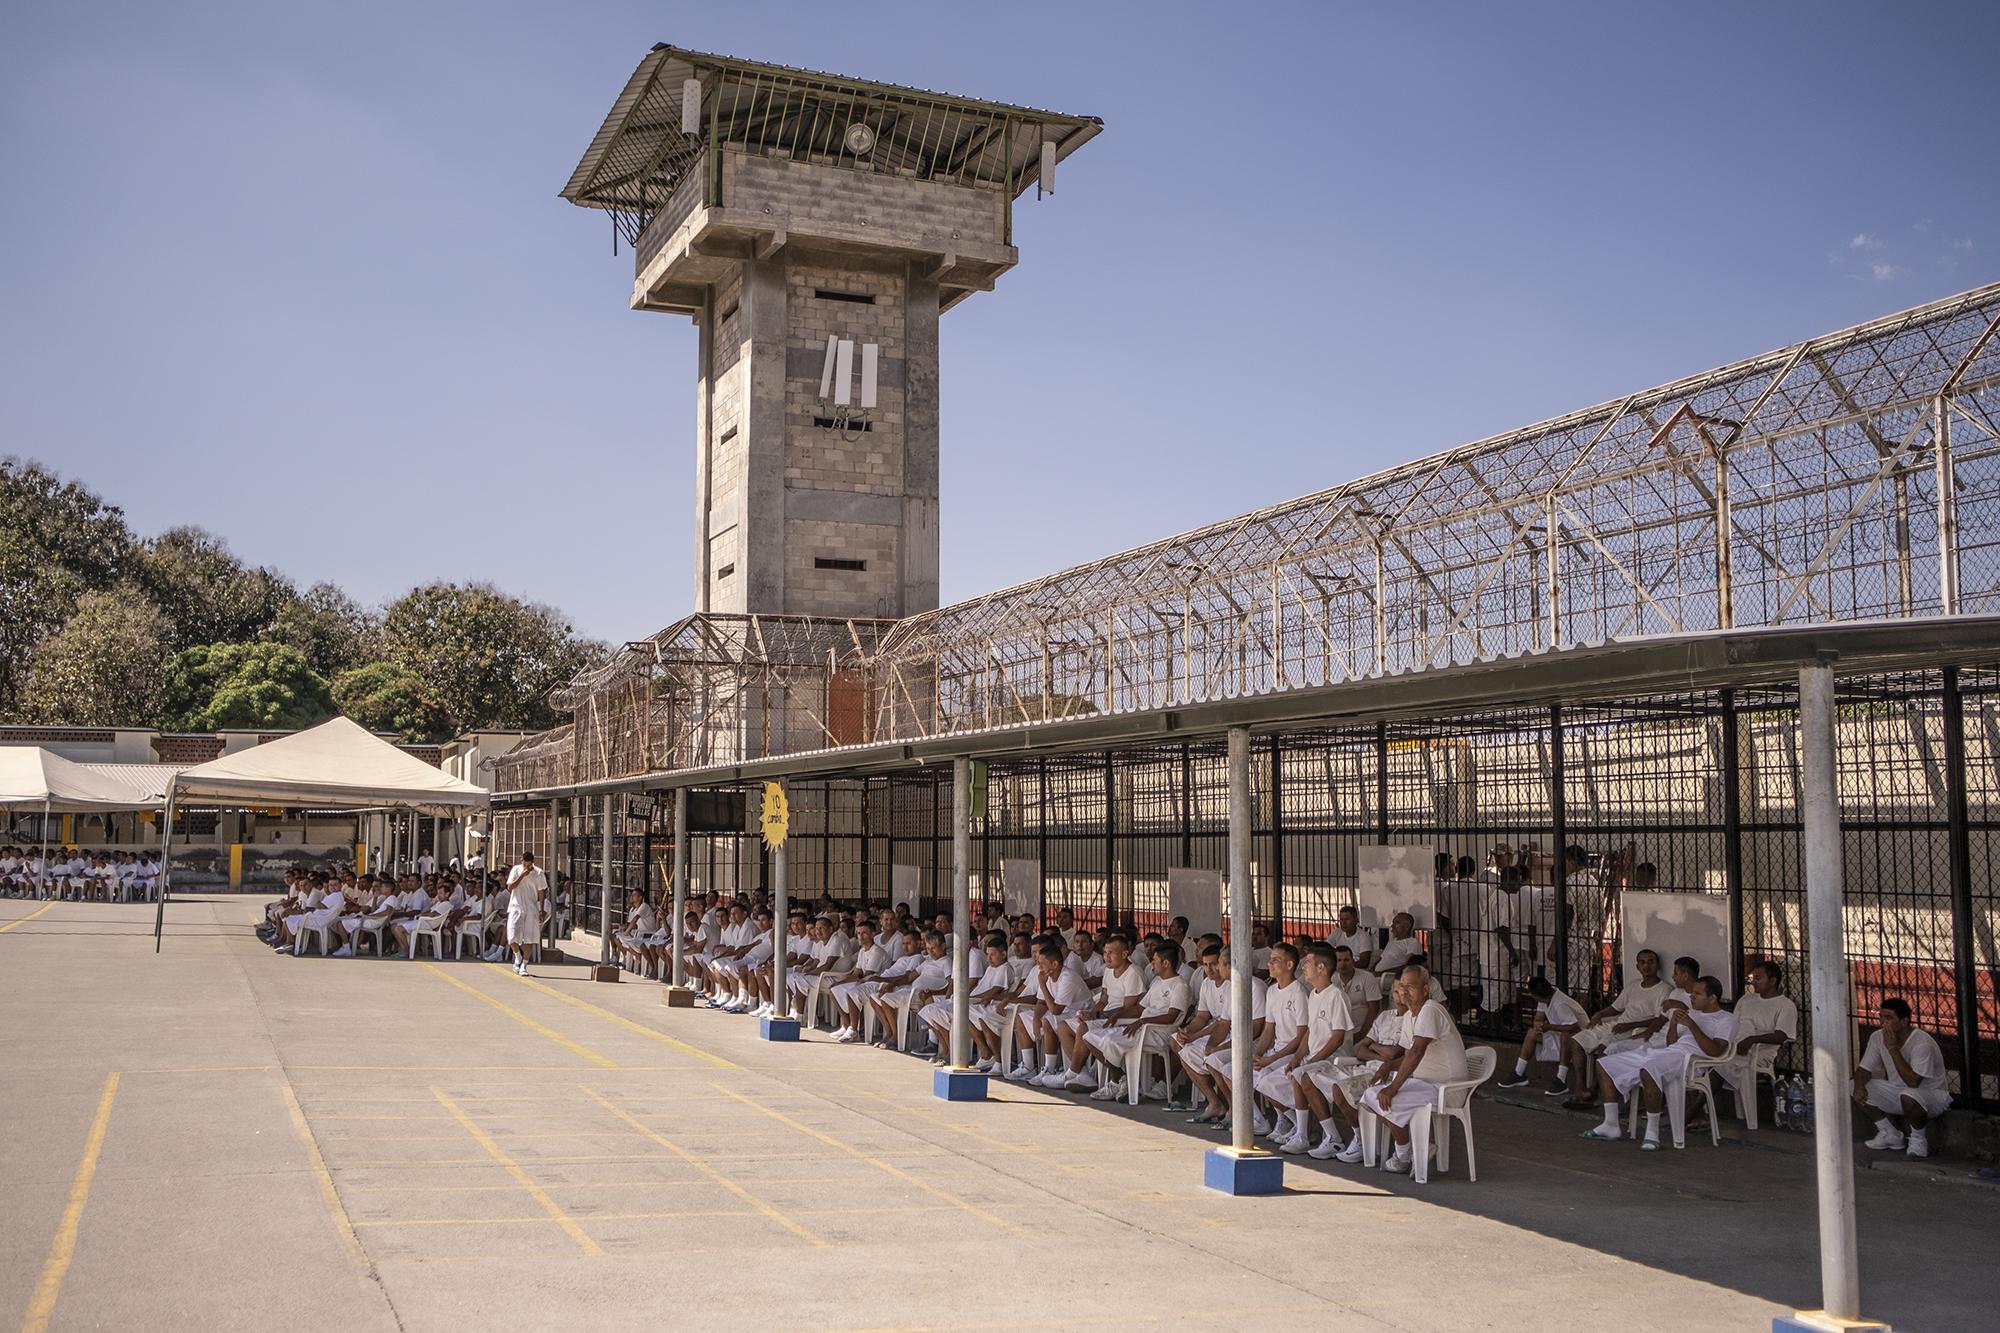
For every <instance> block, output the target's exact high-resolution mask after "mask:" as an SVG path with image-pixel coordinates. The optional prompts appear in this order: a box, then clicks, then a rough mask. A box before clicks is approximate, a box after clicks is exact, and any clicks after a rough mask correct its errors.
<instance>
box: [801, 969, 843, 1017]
mask: <svg viewBox="0 0 2000 1333" xmlns="http://www.w3.org/2000/svg"><path fill="white" fill-rule="evenodd" d="M853 975H854V969H853V968H849V969H848V970H847V971H845V972H835V973H829V972H820V973H816V974H815V975H814V976H813V983H812V987H811V989H809V990H808V991H806V1002H805V1007H804V1008H805V1011H804V1013H803V1014H801V1015H800V1016H801V1017H802V1018H804V1019H805V1021H806V1022H807V1024H809V1025H810V1026H812V1027H815V1028H817V1027H819V1026H820V1021H819V1018H820V1011H821V1007H822V1006H823V1005H830V1004H832V1003H833V988H834V987H835V986H837V985H839V984H840V983H841V982H843V981H845V980H847V979H848V978H849V977H851V976H853ZM832 1023H833V1020H832V1019H831V1018H829V1019H828V1020H827V1027H826V1031H828V1032H831V1031H833V1027H832Z"/></svg>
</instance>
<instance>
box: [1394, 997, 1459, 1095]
mask: <svg viewBox="0 0 2000 1333" xmlns="http://www.w3.org/2000/svg"><path fill="white" fill-rule="evenodd" d="M1419 1037H1429V1038H1430V1039H1431V1044H1430V1045H1428V1046H1426V1047H1425V1048H1424V1053H1423V1056H1422V1057H1421V1058H1420V1059H1418V1061H1417V1067H1416V1069H1415V1070H1413V1071H1412V1073H1411V1077H1413V1078H1422V1079H1429V1080H1430V1081H1431V1082H1433V1083H1446V1082H1450V1081H1451V1080H1454V1079H1461V1078H1464V1077H1465V1068H1466V1066H1465V1039H1464V1038H1463V1037H1461V1036H1459V1035H1458V1024H1456V1023H1454V1022H1452V1021H1451V1013H1450V1012H1449V1011H1448V1010H1447V1009H1446V1008H1445V1007H1444V1006H1443V1005H1441V1004H1439V1003H1438V1002H1437V1001H1436V1000H1426V1001H1424V1007H1423V1008H1421V1009H1419V1010H1417V1012H1416V1014H1415V1015H1414V1016H1412V1017H1411V1018H1410V1019H1409V1042H1408V1043H1407V1044H1408V1045H1411V1046H1414V1045H1415V1044H1416V1041H1417V1038H1419Z"/></svg>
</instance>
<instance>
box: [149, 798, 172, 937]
mask: <svg viewBox="0 0 2000 1333" xmlns="http://www.w3.org/2000/svg"><path fill="white" fill-rule="evenodd" d="M161 825H162V829H163V832H162V834H161V838H160V897H159V901H158V905H157V906H155V907H154V909H153V952H154V953H158V952H159V951H160V937H161V935H162V934H164V933H165V931H166V928H167V893H168V891H169V890H170V889H171V887H172V885H173V882H174V788H173V784H172V783H169V784H167V812H166V818H165V819H164V820H162V821H161Z"/></svg>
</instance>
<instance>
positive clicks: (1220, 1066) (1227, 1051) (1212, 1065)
mask: <svg viewBox="0 0 2000 1333" xmlns="http://www.w3.org/2000/svg"><path fill="white" fill-rule="evenodd" d="M1235 1060H1236V1048H1235V1047H1234V1046H1233V1045H1224V1046H1222V1047H1219V1048H1217V1049H1214V1050H1207V1051H1203V1052H1202V1053H1201V1067H1202V1068H1203V1069H1206V1070H1207V1071H1208V1072H1209V1073H1210V1074H1212V1075H1214V1076H1215V1077H1217V1078H1224V1079H1226V1078H1228V1077H1229V1071H1230V1069H1231V1067H1232V1066H1233V1064H1234V1062H1235Z"/></svg>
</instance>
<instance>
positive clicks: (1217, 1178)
mask: <svg viewBox="0 0 2000 1333" xmlns="http://www.w3.org/2000/svg"><path fill="white" fill-rule="evenodd" d="M1201 1183H1202V1184H1204V1185H1206V1186H1208V1187H1209V1188H1210V1189H1212V1190H1221V1191H1222V1192H1223V1193H1224V1194H1278V1193H1281V1192H1282V1191H1283V1190H1284V1188H1285V1159H1284V1158H1282V1157H1280V1156H1278V1155H1277V1154H1276V1153H1271V1152H1265V1151H1264V1150H1263V1149H1261V1148H1251V1149H1248V1150H1246V1151H1243V1152H1238V1151H1237V1150H1236V1149H1234V1148H1210V1149H1209V1150H1208V1151H1207V1152H1205V1153H1203V1154H1202V1161H1201Z"/></svg>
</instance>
